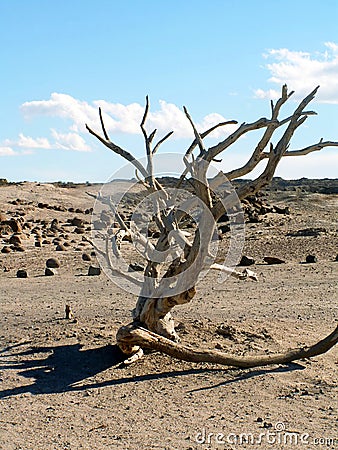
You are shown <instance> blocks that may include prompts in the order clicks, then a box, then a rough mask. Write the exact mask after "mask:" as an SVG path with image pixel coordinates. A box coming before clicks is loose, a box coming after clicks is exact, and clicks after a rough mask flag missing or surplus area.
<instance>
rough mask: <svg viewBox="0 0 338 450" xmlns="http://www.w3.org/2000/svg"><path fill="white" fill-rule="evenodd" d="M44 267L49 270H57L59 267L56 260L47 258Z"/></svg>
mask: <svg viewBox="0 0 338 450" xmlns="http://www.w3.org/2000/svg"><path fill="white" fill-rule="evenodd" d="M46 267H48V268H49V269H58V268H59V267H60V263H59V261H58V260H57V259H56V258H49V259H47V261H46Z"/></svg>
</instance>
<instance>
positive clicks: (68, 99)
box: [21, 93, 235, 138]
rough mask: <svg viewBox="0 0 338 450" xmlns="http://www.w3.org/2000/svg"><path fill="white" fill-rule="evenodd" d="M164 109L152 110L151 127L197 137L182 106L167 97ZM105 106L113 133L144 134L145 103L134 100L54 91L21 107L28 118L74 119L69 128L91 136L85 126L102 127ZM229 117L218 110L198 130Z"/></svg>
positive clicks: (219, 133)
mask: <svg viewBox="0 0 338 450" xmlns="http://www.w3.org/2000/svg"><path fill="white" fill-rule="evenodd" d="M159 105H160V109H158V110H157V111H156V110H155V111H154V110H150V111H149V114H148V117H147V122H146V127H147V129H149V130H150V131H152V130H153V129H154V128H156V129H157V130H158V132H159V133H162V134H164V133H167V132H168V131H172V130H173V131H174V137H176V138H187V137H188V138H193V132H192V129H191V126H190V124H189V122H188V120H187V118H186V116H185V114H184V112H183V111H182V109H181V108H179V107H178V106H176V105H175V104H173V103H167V102H166V101H164V100H160V102H159ZM99 106H100V107H101V108H102V112H103V117H104V122H105V126H106V129H107V131H108V132H110V133H112V134H113V133H125V134H140V133H141V129H140V122H141V120H142V116H143V113H144V105H140V104H139V103H131V104H129V105H122V104H120V103H110V102H107V101H105V100H95V101H93V102H92V104H89V103H88V102H84V101H80V100H78V99H76V98H74V97H72V96H71V95H66V94H59V93H53V94H51V97H50V99H49V100H34V101H31V102H25V103H24V104H23V105H22V106H21V111H22V112H23V114H24V116H25V117H26V118H33V117H36V116H49V117H59V118H61V119H65V120H68V121H70V124H69V130H70V131H72V132H75V133H78V134H84V136H88V132H87V130H86V129H85V124H86V123H87V124H88V125H89V126H90V127H91V128H93V129H95V130H97V131H99V130H100V129H101V126H100V122H99V116H98V108H99ZM225 120H227V119H226V118H224V117H223V116H221V115H220V114H217V113H212V114H209V115H207V116H205V117H204V118H203V119H202V121H201V122H200V123H197V124H196V126H197V128H198V130H200V131H201V132H202V131H205V130H206V129H207V128H209V127H211V126H213V125H215V124H216V123H218V122H223V121H225ZM234 128H235V127H234V126H228V127H226V128H222V129H219V130H217V131H215V132H214V134H213V136H214V137H219V136H226V135H227V134H229V133H230V132H231V131H233V130H234Z"/></svg>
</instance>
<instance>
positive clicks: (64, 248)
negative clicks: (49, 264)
mask: <svg viewBox="0 0 338 450" xmlns="http://www.w3.org/2000/svg"><path fill="white" fill-rule="evenodd" d="M55 250H56V251H57V252H64V251H65V250H66V247H65V246H64V245H62V244H58V245H57V246H56V248H55Z"/></svg>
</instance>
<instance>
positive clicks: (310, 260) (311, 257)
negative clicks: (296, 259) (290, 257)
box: [305, 255, 317, 264]
mask: <svg viewBox="0 0 338 450" xmlns="http://www.w3.org/2000/svg"><path fill="white" fill-rule="evenodd" d="M305 261H306V262H307V263H308V264H311V263H316V262H317V258H316V256H315V255H307V257H306V258H305Z"/></svg>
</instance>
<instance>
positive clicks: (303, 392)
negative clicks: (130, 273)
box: [0, 183, 338, 450]
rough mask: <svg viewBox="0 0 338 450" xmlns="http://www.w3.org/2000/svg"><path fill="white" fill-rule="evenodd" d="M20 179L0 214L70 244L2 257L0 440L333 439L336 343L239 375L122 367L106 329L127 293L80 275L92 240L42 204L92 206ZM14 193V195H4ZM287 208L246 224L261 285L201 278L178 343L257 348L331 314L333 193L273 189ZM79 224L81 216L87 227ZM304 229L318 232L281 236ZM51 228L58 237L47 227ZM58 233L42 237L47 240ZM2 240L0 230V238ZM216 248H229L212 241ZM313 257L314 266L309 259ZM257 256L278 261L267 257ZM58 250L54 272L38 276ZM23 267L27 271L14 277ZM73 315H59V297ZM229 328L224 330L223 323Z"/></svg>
mask: <svg viewBox="0 0 338 450" xmlns="http://www.w3.org/2000/svg"><path fill="white" fill-rule="evenodd" d="M96 190H97V187H96V186H89V187H88V186H80V187H77V188H61V187H57V186H54V185H46V184H45V185H42V184H41V185H37V184H34V183H25V184H23V185H21V186H18V185H13V186H5V187H0V212H3V213H6V215H7V216H8V217H12V216H14V215H15V214H18V213H19V214H24V215H23V216H22V217H23V218H24V220H25V221H27V222H29V221H31V222H30V223H31V226H32V227H33V226H40V225H41V220H44V219H45V220H47V221H48V223H50V222H51V220H52V219H53V218H57V219H58V220H59V222H60V224H63V225H65V226H64V227H63V231H62V232H59V233H58V235H62V240H63V241H64V242H69V246H68V247H67V249H66V250H65V251H62V252H56V251H55V245H53V244H52V243H51V244H44V245H42V247H41V248H36V247H34V237H33V235H32V228H31V229H28V228H27V229H24V234H25V235H26V238H25V239H23V240H22V241H23V247H24V248H25V251H24V252H11V253H8V254H4V253H0V293H1V294H0V295H1V298H0V302H1V303H0V312H1V316H0V341H1V350H0V364H1V367H0V380H1V388H0V389H1V391H0V411H1V416H0V449H1V450H19V449H22V450H66V449H71V450H76V449H86V450H94V449H98V450H99V449H121V450H124V449H133V450H137V449H145V450H150V449H168V450H169V449H170V450H174V449H175V450H176V449H177V450H188V449H194V450H195V449H199V450H202V449H203V450H205V449H213V450H214V449H242V448H243V449H249V448H251V449H256V448H262V449H269V448H278V449H283V448H306V449H312V448H329V449H335V448H338V434H337V430H338V395H337V393H338V382H337V373H338V348H337V347H336V348H334V349H332V350H331V351H330V352H328V353H327V354H325V355H322V356H319V357H317V358H313V359H311V360H302V361H299V362H298V363H297V364H291V365H288V366H272V367H268V368H262V369H259V368H258V369H247V370H240V369H234V368H228V367H220V366H215V365H212V364H192V363H187V362H182V361H177V360H174V359H172V358H170V357H168V356H166V355H161V354H157V353H151V354H147V355H146V356H145V357H144V358H143V359H141V360H140V361H138V362H137V363H136V364H135V365H131V366H129V367H124V366H123V365H121V361H122V359H121V354H120V353H119V351H118V349H117V348H116V346H115V333H116V331H117V329H118V328H119V326H121V324H124V323H128V321H129V319H130V310H131V309H132V308H133V307H134V306H135V300H136V299H135V298H134V297H133V295H131V294H128V293H126V292H124V291H122V290H121V289H120V288H119V287H118V286H116V285H115V284H113V283H112V282H111V281H110V280H109V279H108V278H107V277H106V275H105V274H104V273H102V274H101V275H100V276H93V277H89V276H87V272H88V266H89V265H90V264H93V265H95V264H96V261H95V257H92V261H84V260H83V259H82V254H83V253H87V254H90V252H91V248H90V246H89V244H87V243H85V242H83V240H82V236H83V235H82V234H76V233H74V226H73V227H72V226H70V225H69V223H68V225H67V226H66V224H67V219H69V218H70V219H71V218H73V217H75V216H77V217H80V218H82V219H83V220H84V221H88V222H89V221H90V215H88V214H84V213H82V212H78V213H76V212H69V211H55V209H46V208H38V207H37V204H38V203H39V202H45V203H48V204H49V205H51V206H63V207H64V209H68V208H70V207H73V208H74V209H76V208H80V209H82V210H83V211H84V210H85V209H86V208H90V207H92V206H93V202H92V199H91V198H90V197H88V196H87V195H86V194H85V192H86V191H91V192H96ZM15 199H20V200H21V202H17V203H18V204H16V205H13V204H12V203H9V202H11V201H13V200H15ZM269 201H270V202H272V203H276V204H279V205H281V206H289V207H290V210H291V214H290V215H279V214H267V215H266V216H265V217H264V218H263V221H262V222H261V223H257V224H256V223H253V224H248V225H247V227H246V235H247V236H246V247H245V249H244V253H245V254H246V255H248V256H252V257H253V258H255V260H256V264H255V265H254V266H252V267H251V268H253V269H254V270H255V271H256V272H257V274H258V277H259V282H257V283H255V282H251V281H244V282H243V281H237V280H234V279H231V280H227V281H226V282H225V283H223V284H220V283H219V281H218V278H217V277H218V275H217V274H215V273H213V274H209V275H208V277H207V278H205V279H204V280H203V281H202V282H201V283H200V285H199V287H198V293H197V295H196V297H195V298H194V299H193V301H192V302H191V303H190V304H188V305H185V306H182V307H178V308H176V310H175V311H174V316H175V321H176V323H177V324H178V325H179V326H178V329H179V333H180V336H181V338H182V341H183V342H184V343H191V344H196V345H198V346H201V347H204V348H218V349H222V350H224V351H225V352H229V353H234V354H238V355H241V354H245V355H247V354H265V353H273V352H279V351H283V350H285V349H288V348H291V347H295V346H302V345H308V344H311V343H314V342H315V341H316V340H318V339H320V338H321V337H324V336H325V335H326V334H328V333H329V332H330V331H332V330H333V329H334V328H335V326H336V322H337V319H338V292H337V286H338V285H337V278H338V277H337V275H338V262H336V261H335V258H336V255H337V253H338V229H337V227H338V225H337V221H336V220H337V209H338V208H337V206H338V199H337V196H334V195H323V194H309V193H299V192H284V193H279V194H278V193H273V194H272V193H270V199H269ZM87 225H88V224H87ZM308 227H320V228H324V229H325V231H322V232H321V233H320V234H319V236H317V237H313V236H306V237H304V236H303V237H297V236H287V235H288V234H289V233H291V234H292V232H295V231H297V230H299V229H304V228H308ZM55 236H56V235H55ZM55 236H51V237H48V236H47V238H46V239H47V240H51V241H52V240H53V238H55ZM8 237H9V236H6V235H3V236H2V237H1V240H0V247H1V248H2V247H3V246H4V245H7V244H6V239H8ZM221 245H226V244H225V243H224V242H223V243H222V242H221ZM308 254H315V255H316V256H317V258H318V262H317V263H314V264H304V261H305V257H306V255H308ZM264 256H276V257H279V258H283V259H284V260H285V261H286V263H285V264H280V265H267V264H266V263H264V261H263V257H264ZM49 257H56V258H57V259H58V260H59V261H60V263H61V267H60V268H59V269H58V274H57V275H55V276H52V277H46V276H44V267H45V261H46V259H47V258H49ZM18 269H26V270H27V271H28V275H29V277H28V278H26V279H19V278H17V277H16V271H17V270H18ZM66 304H69V305H71V308H72V310H73V312H74V317H75V320H66V319H65V318H64V317H65V313H64V309H65V305H66ZM224 329H226V330H228V331H229V330H230V332H228V333H222V330H224Z"/></svg>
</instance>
